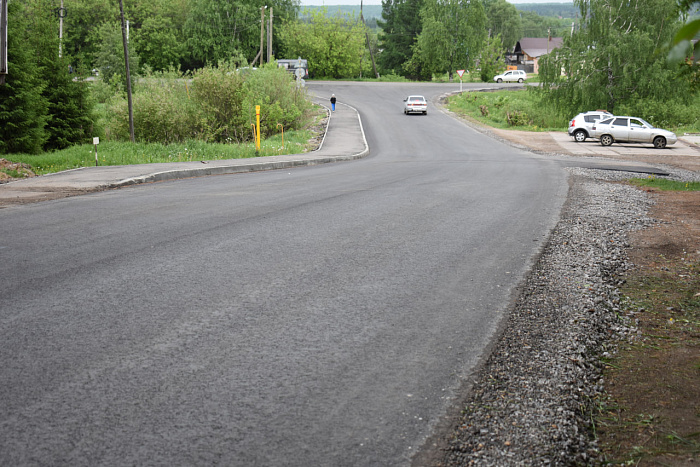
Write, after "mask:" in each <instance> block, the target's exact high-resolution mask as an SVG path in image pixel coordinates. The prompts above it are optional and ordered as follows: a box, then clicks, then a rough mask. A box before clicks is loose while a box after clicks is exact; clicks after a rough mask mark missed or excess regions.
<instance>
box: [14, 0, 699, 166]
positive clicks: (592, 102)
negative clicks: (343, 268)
mask: <svg viewBox="0 0 700 467" xmlns="http://www.w3.org/2000/svg"><path fill="white" fill-rule="evenodd" d="M123 3H124V6H125V11H124V15H125V19H126V20H128V22H129V28H128V33H126V31H124V33H125V34H127V35H128V47H129V68H130V76H131V83H132V84H133V87H134V93H135V95H136V98H135V101H137V102H141V105H140V108H139V107H136V109H135V119H136V120H137V121H138V122H140V123H142V124H143V125H145V126H144V127H143V128H148V125H149V124H151V123H153V122H157V121H158V120H159V119H163V118H165V117H168V118H176V117H178V118H179V117H181V120H180V121H178V122H171V125H169V126H167V127H170V126H176V124H177V125H182V126H179V127H178V128H180V130H178V134H177V135H174V134H172V133H170V134H168V138H175V139H178V138H182V137H183V136H182V135H189V136H184V137H190V136H197V137H198V138H203V139H204V140H215V141H223V142H225V141H244V140H246V139H248V138H249V134H248V133H247V132H246V131H244V130H245V128H247V126H248V122H247V121H239V120H235V118H237V116H238V113H236V112H235V111H232V110H231V108H229V107H230V106H229V107H227V105H228V103H233V104H235V105H236V106H237V105H239V104H240V103H242V102H247V100H248V99H250V98H251V97H250V96H251V95H252V94H251V90H252V89H254V88H253V87H252V86H250V84H246V83H247V82H251V80H252V81H258V82H260V83H261V84H263V83H264V82H265V81H266V80H259V79H258V76H260V75H262V74H263V72H259V73H257V74H256V73H255V72H252V73H251V74H250V75H249V76H243V75H240V74H239V72H238V70H239V69H248V68H247V67H252V66H257V67H260V65H261V63H260V62H259V61H256V58H257V57H259V52H260V37H261V19H264V21H263V24H264V25H265V27H267V26H268V25H269V20H270V16H269V14H270V9H272V10H273V11H274V23H273V24H274V25H273V28H272V30H271V36H272V47H271V50H270V52H271V54H272V56H273V57H276V58H290V57H292V58H294V57H303V58H305V59H307V60H308V65H309V72H310V74H311V77H312V78H324V79H358V78H365V79H366V78H368V77H370V78H379V76H380V75H381V77H382V79H384V80H398V79H404V80H405V79H409V80H421V81H430V80H433V79H436V78H438V79H446V78H453V75H454V73H455V70H458V69H466V70H470V71H471V73H470V79H474V78H473V77H476V76H478V77H479V78H480V79H481V80H483V81H490V80H492V78H493V76H494V75H495V74H498V73H499V72H500V71H502V70H503V69H505V66H506V64H505V62H504V56H505V51H506V50H512V48H513V46H514V45H515V43H516V42H517V41H518V40H520V39H521V38H522V37H537V36H539V37H545V36H546V35H547V34H551V35H552V36H562V37H564V44H563V46H562V47H561V49H555V50H554V51H552V53H550V54H549V56H546V57H543V58H542V59H541V61H540V62H541V68H540V81H541V86H540V92H541V93H542V94H541V96H542V102H543V103H545V104H546V105H548V106H549V107H550V108H551V109H552V110H551V111H555V112H558V113H561V114H562V115H567V114H572V112H573V111H574V110H576V109H588V108H607V109H608V110H610V111H615V110H616V109H625V110H626V111H628V112H629V113H634V114H639V115H643V116H645V117H647V118H649V119H650V120H652V123H653V122H654V120H655V119H656V121H680V119H683V120H684V121H685V120H687V119H690V118H697V117H694V116H695V115H696V114H697V112H696V111H695V112H692V109H691V112H686V111H685V109H686V107H687V106H688V105H689V103H690V102H691V101H692V99H693V98H694V96H695V95H696V94H697V90H698V81H699V79H698V65H697V63H692V62H689V61H687V60H686V61H683V59H684V58H685V57H686V56H688V55H689V52H690V49H689V46H690V42H689V40H688V37H691V36H689V34H690V33H686V40H685V41H681V42H679V43H677V45H674V43H673V41H674V37H675V36H676V35H677V34H678V33H679V31H681V32H683V31H687V27H683V25H684V21H685V20H686V19H687V18H688V12H689V11H695V9H697V6H698V4H700V2H697V1H691V0H682V1H681V3H680V4H679V3H678V2H677V1H676V0H646V1H645V2H635V3H630V2H628V1H627V0H576V1H575V6H576V8H577V9H578V13H577V14H578V16H579V18H580V19H579V20H578V22H576V23H575V26H576V27H575V28H572V27H571V23H572V22H574V21H575V20H574V19H572V18H561V19H560V18H558V17H551V16H540V15H538V14H537V13H534V12H532V11H526V10H522V9H518V8H516V7H515V6H514V5H513V4H511V3H509V2H507V1H506V0H471V1H468V2H465V1H464V0H385V2H384V5H383V6H382V12H381V17H380V18H377V19H376V20H375V21H376V26H377V29H375V30H371V29H370V28H368V27H367V26H366V25H365V24H362V22H361V21H360V20H359V17H358V16H356V15H352V14H351V15H332V14H330V10H329V9H327V8H321V9H317V10H314V11H309V10H306V11H307V12H306V13H304V14H303V15H302V16H300V11H302V10H301V8H300V5H299V2H298V0H124V2H123ZM64 4H65V9H64V10H60V9H58V8H57V5H59V3H58V1H57V0H9V22H8V24H9V49H8V51H9V54H8V55H9V70H10V74H9V75H8V76H7V82H6V85H4V86H0V153H8V152H13V151H15V152H17V151H23V152H39V151H46V150H54V149H58V148H63V147H66V146H69V145H71V144H76V143H80V142H84V141H87V140H88V139H89V137H91V136H94V135H95V134H104V135H105V136H106V137H116V138H119V137H123V136H122V135H123V134H124V132H123V131H122V130H121V129H120V128H123V127H122V126H120V125H119V124H118V122H116V121H115V120H114V116H115V115H124V113H123V109H124V108H125V107H124V102H125V99H126V96H125V85H126V83H127V79H126V64H125V62H126V61H125V59H124V56H125V55H124V46H123V34H122V33H123V31H122V27H121V24H120V23H121V22H120V14H119V2H118V0H64ZM611 5H612V6H613V8H612V9H611ZM538 6H542V5H538ZM545 6H546V5H545ZM263 11H264V12H265V17H264V18H261V14H262V12H263ZM611 11H612V12H614V14H610V12H611ZM59 16H61V17H62V18H63V38H62V40H61V41H60V45H59V38H58V32H59ZM682 27H683V29H681V28H682ZM263 32H267V31H266V30H265V29H263ZM266 35H267V34H266ZM264 45H265V46H264V47H263V50H262V52H263V57H266V54H267V51H268V48H267V44H264ZM671 49H673V51H675V60H672V61H669V60H667V56H669V51H672V50H671ZM630 57H633V58H634V66H633V67H631V66H630V63H631V62H630ZM265 61H266V60H265ZM375 65H376V73H375ZM272 66H274V64H273V65H272ZM215 70H226V72H225V73H223V74H222V73H217V72H216V71H215ZM251 71H252V70H251ZM227 73H230V74H227ZM267 73H270V79H269V80H267V81H269V82H273V81H274V82H275V83H278V85H276V86H275V87H272V88H269V89H266V90H265V92H267V93H269V95H268V96H264V95H261V96H258V98H260V99H263V100H265V99H267V101H268V102H269V101H270V99H275V96H276V95H277V93H278V91H279V90H280V89H283V90H285V96H287V97H285V98H284V99H282V100H280V101H279V102H280V106H281V107H280V115H281V116H282V115H283V116H284V117H283V118H285V119H287V120H286V121H287V125H291V124H292V123H291V122H293V121H294V119H295V117H288V115H289V116H293V115H295V114H298V115H303V114H304V111H303V109H302V111H301V112H299V108H298V107H297V103H295V102H296V101H295V100H296V99H297V97H296V96H297V94H295V92H294V90H293V89H287V87H288V86H293V82H292V78H291V74H286V75H285V74H282V75H279V76H280V79H279V80H278V79H277V75H273V71H272V70H266V71H265V74H267ZM273 77H274V79H273ZM197 79H199V84H198V85H197V86H195V88H193V89H189V87H188V86H187V85H186V84H185V86H184V88H183V83H188V82H190V80H194V81H192V82H193V83H196V82H197ZM285 79H286V81H285ZM153 83H162V85H161V86H160V87H159V86H154V84H153ZM168 86H170V89H177V90H178V92H177V93H175V94H172V95H169V94H168V93H166V92H165V91H164V90H167V88H168ZM178 86H179V87H178ZM205 86H208V90H207V91H206V93H208V94H206V95H207V96H208V97H207V99H208V100H207V104H206V105H205V106H204V107H202V109H204V110H206V112H204V113H201V112H200V110H202V109H190V110H192V112H190V113H182V114H181V113H178V112H176V111H175V110H178V109H185V108H188V107H187V106H188V103H191V102H192V101H193V100H194V98H195V97H202V98H204V95H205V93H204V88H205ZM197 87H198V88H199V90H201V91H202V92H203V93H202V94H199V95H197V94H196V92H197V89H196V88H197ZM193 91H194V94H193ZM139 93H142V94H140V96H139ZM217 96H221V97H217ZM223 96H230V98H228V97H227V98H225V99H224V98H223ZM139 99H141V100H139ZM168 99H172V102H175V103H177V102H181V104H182V105H179V106H178V105H176V104H173V103H172V102H171V103H170V104H172V105H174V107H172V109H173V110H172V111H167V109H166V107H167V106H166V105H165V104H166V103H168ZM179 99H184V100H182V101H179ZM227 99H228V100H227ZM145 102H148V103H149V105H150V104H153V105H152V106H150V107H149V106H148V105H145V104H144V103H145ZM156 104H162V105H156ZM219 105H220V106H222V108H217V106H219ZM146 109H149V111H150V112H152V113H151V114H149V115H147V114H146V113H144V110H146ZM164 109H166V110H164ZM207 112H208V113H207ZM239 113H240V112H239ZM248 113H249V112H248ZM650 116H651V117H650ZM220 117H222V118H223V119H222V120H218V119H219V118H220ZM234 117H235V118H234ZM652 117H653V118H652ZM281 118H282V117H281ZM149 122H151V123H149ZM162 130H163V131H164V132H167V131H168V128H162ZM274 131H275V127H274V126H271V127H270V132H274ZM150 134H155V132H153V131H150V130H149V131H145V130H144V131H143V133H142V136H141V137H142V138H143V137H147V136H148V135H150ZM178 135H179V136H178Z"/></svg>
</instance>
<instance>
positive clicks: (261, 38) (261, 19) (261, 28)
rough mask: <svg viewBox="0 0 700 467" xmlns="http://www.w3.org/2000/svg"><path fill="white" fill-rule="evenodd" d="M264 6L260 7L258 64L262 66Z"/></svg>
mask: <svg viewBox="0 0 700 467" xmlns="http://www.w3.org/2000/svg"><path fill="white" fill-rule="evenodd" d="M265 8H266V7H264V6H263V7H261V8H260V12H261V13H260V66H261V67H262V66H263V59H264V57H263V53H264V52H263V51H264V50H265Z"/></svg>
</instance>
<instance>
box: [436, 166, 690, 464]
mask: <svg viewBox="0 0 700 467" xmlns="http://www.w3.org/2000/svg"><path fill="white" fill-rule="evenodd" d="M666 169H668V171H669V172H670V173H671V175H670V176H669V177H668V178H670V179H675V180H684V181H696V180H698V179H700V174H697V173H694V172H687V171H681V170H678V169H674V168H671V167H667V168H666ZM568 170H569V171H570V175H571V176H570V182H571V188H570V193H569V198H568V201H567V203H566V205H565V206H564V208H563V212H562V218H561V220H560V222H559V223H558V225H557V227H556V228H555V230H554V231H553V233H552V235H551V237H550V239H549V241H548V244H547V246H546V247H545V248H544V250H543V252H542V254H541V257H540V258H539V260H538V262H537V263H536V265H535V267H534V268H533V270H532V272H531V273H530V274H529V276H528V278H527V279H526V280H525V283H524V284H523V285H522V287H521V289H520V291H519V294H518V298H517V300H516V301H515V304H514V307H513V309H512V310H511V313H510V315H509V318H508V322H507V324H506V325H505V327H504V331H503V333H502V335H501V337H500V339H499V341H498V343H497V344H496V346H495V347H494V351H493V353H492V354H491V356H490V357H489V359H488V360H487V362H486V363H485V364H484V366H483V367H482V368H481V369H480V370H479V371H478V372H477V374H475V375H474V378H473V380H472V381H471V383H472V384H471V387H472V390H471V393H470V395H469V398H468V399H467V401H466V405H465V408H464V411H463V417H462V419H461V423H460V424H459V426H458V427H457V429H456V430H455V431H454V433H453V435H452V437H451V439H450V440H449V441H448V442H447V447H446V449H445V451H444V457H443V459H442V460H441V461H439V462H437V463H436V465H442V466H456V465H459V466H464V465H479V466H492V465H493V466H501V465H503V466H506V465H507V466H519V465H522V466H525V465H528V466H529V465H543V464H546V465H594V464H596V463H598V461H599V460H600V458H599V452H598V448H597V445H596V441H595V439H594V436H592V433H593V429H592V428H593V427H592V419H591V416H590V414H591V411H592V409H593V407H594V405H595V403H596V400H597V399H599V398H600V397H601V395H602V392H603V389H604V386H605V381H604V380H603V377H602V367H603V363H602V362H601V359H602V358H605V357H606V356H609V355H610V354H612V353H614V352H615V349H616V343H617V342H619V341H620V339H622V338H631V339H633V338H634V337H635V335H636V333H637V330H636V329H635V327H634V317H633V315H632V314H631V313H632V312H630V315H627V314H626V313H627V312H626V311H625V310H624V308H623V307H622V306H621V297H620V292H619V290H618V286H620V285H621V284H622V283H623V282H622V281H623V280H624V279H623V278H622V277H623V274H624V273H625V271H627V270H628V269H629V268H630V267H631V266H632V265H631V264H630V263H629V261H628V259H627V256H626V249H627V248H628V247H629V244H628V240H627V236H628V234H629V232H631V231H634V230H637V229H641V228H644V227H647V226H649V225H651V224H652V223H653V222H654V220H653V219H651V218H649V217H648V215H647V213H648V212H649V208H650V207H651V206H652V204H653V199H652V197H650V196H649V195H648V194H647V193H646V192H644V191H642V190H639V189H636V188H634V187H631V186H629V185H625V184H620V183H611V182H614V181H622V180H628V179H630V178H634V177H640V174H633V173H627V172H617V171H606V170H590V169H579V168H572V169H568Z"/></svg>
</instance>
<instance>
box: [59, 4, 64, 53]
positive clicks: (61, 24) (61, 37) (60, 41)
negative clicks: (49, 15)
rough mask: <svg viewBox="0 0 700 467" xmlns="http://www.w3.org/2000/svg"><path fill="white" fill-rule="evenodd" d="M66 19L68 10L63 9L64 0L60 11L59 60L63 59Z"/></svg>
mask: <svg viewBox="0 0 700 467" xmlns="http://www.w3.org/2000/svg"><path fill="white" fill-rule="evenodd" d="M65 17H66V9H65V8H63V0H61V7H60V8H59V9H58V58H61V57H63V18H65Z"/></svg>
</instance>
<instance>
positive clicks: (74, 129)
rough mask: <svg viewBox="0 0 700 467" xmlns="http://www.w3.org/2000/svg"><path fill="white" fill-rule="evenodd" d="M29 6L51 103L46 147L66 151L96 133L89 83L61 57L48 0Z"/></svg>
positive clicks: (45, 93) (33, 1) (28, 1)
mask: <svg viewBox="0 0 700 467" xmlns="http://www.w3.org/2000/svg"><path fill="white" fill-rule="evenodd" d="M25 5H26V7H27V9H28V10H29V11H32V18H33V20H32V21H33V25H32V29H33V33H32V41H34V43H35V49H36V59H37V64H38V65H39V66H38V73H39V77H40V79H41V81H42V82H43V83H45V86H44V87H43V91H42V95H43V97H44V98H45V100H46V102H47V103H48V107H47V119H46V126H45V127H44V130H45V133H46V136H47V141H46V142H45V143H44V145H43V148H44V149H45V150H53V149H63V148H66V147H68V146H71V145H73V144H76V143H83V142H86V141H87V139H88V137H89V136H91V134H92V130H93V117H92V105H91V103H90V102H89V92H90V91H89V88H88V86H89V83H87V82H85V81H83V80H82V79H80V78H78V77H77V75H76V74H75V73H73V67H72V66H71V65H70V64H71V62H72V60H71V58H70V57H69V56H68V55H67V54H66V53H65V52H64V53H62V54H61V57H59V53H58V51H59V45H58V44H59V38H58V35H57V34H55V31H56V30H57V29H58V19H57V17H56V15H54V14H53V12H52V11H51V10H50V9H47V8H45V6H46V2H45V0H26V3H25ZM74 78H76V79H74Z"/></svg>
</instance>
